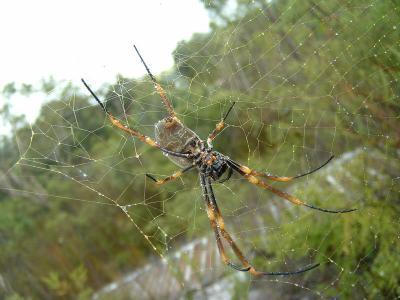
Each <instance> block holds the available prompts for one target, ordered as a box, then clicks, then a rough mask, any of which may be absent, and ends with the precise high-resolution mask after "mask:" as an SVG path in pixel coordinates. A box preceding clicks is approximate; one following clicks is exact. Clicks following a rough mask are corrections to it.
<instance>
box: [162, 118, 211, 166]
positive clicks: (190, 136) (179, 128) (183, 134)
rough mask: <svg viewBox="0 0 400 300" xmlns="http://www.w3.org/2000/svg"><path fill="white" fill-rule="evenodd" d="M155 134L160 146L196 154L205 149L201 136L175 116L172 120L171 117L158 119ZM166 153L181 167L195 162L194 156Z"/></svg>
mask: <svg viewBox="0 0 400 300" xmlns="http://www.w3.org/2000/svg"><path fill="white" fill-rule="evenodd" d="M154 135H155V140H156V142H157V143H158V144H159V145H160V146H162V147H164V148H165V149H168V150H171V151H174V152H178V153H188V154H189V153H190V154H193V155H196V154H197V153H200V152H201V151H202V150H203V149H204V143H203V141H202V140H201V139H200V137H199V136H198V135H197V134H196V133H195V132H194V131H193V130H191V129H189V128H187V127H186V126H185V125H183V124H182V122H181V121H180V120H179V119H178V118H176V117H173V121H172V122H171V120H170V118H169V117H166V118H164V119H162V120H160V121H158V122H157V123H156V124H155V125H154ZM164 155H166V156H167V157H168V159H170V160H171V161H172V162H173V163H174V164H176V165H178V166H179V167H181V168H186V167H189V166H191V165H192V164H193V159H192V158H185V157H177V156H174V155H168V153H164Z"/></svg>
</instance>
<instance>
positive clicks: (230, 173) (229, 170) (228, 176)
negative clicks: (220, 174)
mask: <svg viewBox="0 0 400 300" xmlns="http://www.w3.org/2000/svg"><path fill="white" fill-rule="evenodd" d="M232 174H233V170H232V168H231V167H229V166H228V175H227V176H226V177H225V178H222V179H219V180H218V182H219V183H223V182H225V181H228V180H229V179H230V178H231V176H232Z"/></svg>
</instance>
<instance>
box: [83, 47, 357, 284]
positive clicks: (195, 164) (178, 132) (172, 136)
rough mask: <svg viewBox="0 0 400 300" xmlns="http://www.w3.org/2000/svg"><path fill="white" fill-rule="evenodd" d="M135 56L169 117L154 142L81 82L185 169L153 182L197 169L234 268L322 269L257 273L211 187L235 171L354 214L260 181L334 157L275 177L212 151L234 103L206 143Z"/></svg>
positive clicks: (265, 186)
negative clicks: (185, 122)
mask: <svg viewBox="0 0 400 300" xmlns="http://www.w3.org/2000/svg"><path fill="white" fill-rule="evenodd" d="M134 48H135V50H136V53H137V54H138V56H139V58H140V60H141V62H142V64H143V65H144V67H145V68H146V71H147V74H148V75H149V77H150V79H151V80H152V82H153V84H154V87H155V90H156V91H157V93H158V95H159V96H160V98H161V100H162V102H163V104H164V106H165V108H166V109H167V112H168V115H167V116H166V117H165V118H164V119H162V120H160V121H158V122H157V123H156V124H155V140H153V139H152V138H150V137H148V136H145V135H143V134H141V133H140V132H138V131H137V130H135V129H133V128H130V127H127V126H125V125H124V124H122V123H121V121H120V120H119V119H117V118H116V117H114V116H113V115H112V114H111V113H110V112H109V111H108V110H107V108H106V107H105V106H104V104H103V103H102V102H101V101H100V99H99V98H98V97H97V96H96V94H95V93H94V92H93V91H92V90H91V88H90V87H89V85H88V84H87V83H86V82H85V80H83V79H82V82H83V84H84V85H85V87H86V88H87V89H88V91H89V92H90V93H91V94H92V96H93V97H94V99H95V100H96V101H97V102H98V103H99V105H100V106H101V108H102V109H103V110H104V112H105V113H106V115H107V117H108V118H109V119H110V121H111V123H112V124H113V125H114V126H116V127H117V128H119V129H121V130H123V131H125V132H128V133H129V134H131V135H132V136H134V137H137V138H138V139H139V140H141V141H142V142H144V143H146V144H148V145H150V146H153V147H157V148H158V149H160V150H161V151H162V152H164V153H165V154H168V158H169V159H170V160H171V161H172V162H173V163H175V164H177V165H178V166H179V167H181V168H182V169H181V170H180V171H177V172H175V173H174V174H173V175H171V176H168V177H166V178H164V179H161V180H158V179H156V178H154V177H153V176H152V175H150V174H146V176H147V177H149V178H150V179H151V180H153V181H154V182H155V183H156V184H158V185H161V184H164V183H166V182H168V181H171V180H174V179H176V178H178V177H180V176H182V175H183V174H184V173H185V172H187V171H189V170H191V169H194V168H197V170H198V172H199V176H200V185H201V188H202V192H203V198H204V200H205V203H206V209H207V215H208V218H209V220H210V223H211V227H212V229H213V231H214V234H215V239H216V241H217V246H218V250H219V253H220V256H221V258H222V260H223V262H224V263H225V264H226V265H228V266H230V267H232V268H233V269H235V270H238V271H243V272H250V273H251V274H253V275H256V276H259V275H281V276H283V275H293V274H299V273H303V272H306V271H309V270H311V269H314V268H316V267H317V266H319V263H316V264H312V265H308V266H306V267H303V268H301V269H299V270H296V271H292V272H260V271H257V270H256V269H255V268H254V267H253V266H252V265H251V264H250V263H249V261H248V260H247V259H246V257H245V256H244V255H243V253H242V251H241V250H240V249H239V247H238V246H237V245H236V243H235V241H234V240H233V238H232V237H231V235H230V234H229V233H228V231H227V230H226V229H225V223H224V219H223V217H222V215H221V211H220V209H219V208H218V205H217V201H216V199H215V195H214V192H213V188H212V180H213V181H220V182H223V181H227V180H229V179H230V177H231V175H232V173H233V172H234V171H235V172H237V173H238V174H240V175H242V176H243V177H244V178H245V179H246V180H247V181H248V182H250V183H252V184H254V185H257V186H259V187H261V188H263V189H266V190H269V191H271V192H272V193H274V194H276V195H278V196H279V197H281V198H283V199H285V200H288V201H290V202H292V203H293V204H297V205H303V206H306V207H308V208H312V209H316V210H319V211H323V212H327V213H347V212H351V211H354V210H356V209H343V210H331V209H324V208H319V207H316V206H314V205H311V204H307V203H305V202H304V201H302V200H300V199H299V198H297V197H294V196H292V195H289V194H287V193H285V192H283V191H281V190H279V189H276V188H274V187H272V186H271V185H268V184H267V183H266V182H265V181H263V180H262V179H260V177H263V178H266V179H269V180H272V181H280V182H287V181H291V180H293V179H296V178H300V177H303V176H306V175H309V174H311V173H314V172H316V171H318V170H319V169H321V168H322V167H324V166H325V165H326V164H328V163H329V162H330V161H331V160H332V158H333V156H331V157H330V158H329V159H328V160H327V161H326V162H325V163H323V164H322V165H321V166H319V167H318V168H315V169H313V170H311V171H309V172H306V173H304V174H300V175H297V176H289V177H286V176H275V175H271V174H269V173H264V172H259V171H255V170H252V169H250V168H249V167H246V166H245V165H242V164H239V163H237V162H235V161H233V160H232V159H231V158H229V157H228V156H226V155H223V154H221V153H220V152H218V151H215V150H214V149H213V145H212V141H213V140H214V139H215V137H216V136H217V134H218V133H219V132H220V131H221V130H222V129H223V128H224V126H225V120H226V118H227V117H228V115H229V113H230V112H231V110H232V108H233V106H234V105H235V102H233V103H232V105H231V106H230V108H229V109H228V111H227V112H226V113H225V115H224V117H223V118H222V119H221V121H220V122H219V123H218V124H217V125H216V127H215V129H214V130H213V131H212V132H211V133H210V134H209V135H208V137H207V140H206V143H205V142H204V141H203V140H202V139H201V138H200V137H199V136H198V135H197V134H196V133H195V132H193V131H192V130H190V129H189V128H187V127H186V126H185V125H183V123H182V122H181V121H180V120H179V118H178V117H177V116H176V113H175V111H174V109H173V107H172V104H171V102H170V101H169V99H168V97H167V95H166V93H165V91H164V89H163V88H162V87H161V85H160V84H159V83H158V82H157V80H156V79H155V77H154V76H153V74H152V73H151V72H150V69H149V68H148V67H147V65H146V63H145V62H144V60H143V58H142V56H141V55H140V53H139V51H138V49H137V48H136V46H134ZM226 172H227V175H226V177H225V178H223V179H220V178H221V177H222V175H223V174H225V173H226ZM221 236H222V237H223V238H224V239H225V240H226V241H227V242H228V244H229V245H230V247H231V248H232V250H233V252H234V253H235V255H236V257H237V258H238V259H239V260H240V262H241V264H242V266H239V265H236V264H234V263H232V262H231V260H230V259H229V258H228V257H227V255H226V254H225V249H224V245H223V243H222V240H221Z"/></svg>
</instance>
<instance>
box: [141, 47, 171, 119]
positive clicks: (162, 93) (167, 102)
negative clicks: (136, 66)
mask: <svg viewBox="0 0 400 300" xmlns="http://www.w3.org/2000/svg"><path fill="white" fill-rule="evenodd" d="M133 47H134V48H135V51H136V53H137V55H138V56H139V58H140V60H141V62H142V64H143V65H144V67H145V68H146V71H147V74H148V75H149V77H150V79H151V81H153V83H154V88H155V89H156V92H157V94H158V95H159V96H160V98H161V101H162V102H163V104H164V106H165V108H166V109H167V111H168V115H169V117H171V118H176V114H175V111H174V108H173V106H172V103H171V101H170V100H169V99H168V97H167V94H166V93H165V91H164V89H163V87H162V86H161V85H160V84H159V83H158V82H157V80H156V78H155V77H154V75H153V74H152V73H151V72H150V69H149V67H148V66H147V64H146V63H145V61H144V59H143V57H142V55H141V54H140V52H139V50H138V49H137V48H136V46H135V45H133Z"/></svg>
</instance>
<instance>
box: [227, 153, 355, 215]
mask: <svg viewBox="0 0 400 300" xmlns="http://www.w3.org/2000/svg"><path fill="white" fill-rule="evenodd" d="M332 157H333V156H332ZM332 157H331V158H329V159H328V161H327V162H325V163H324V164H323V165H322V166H320V167H318V168H316V169H315V170H312V171H310V172H308V173H306V174H302V175H298V176H295V177H277V176H274V177H272V178H271V175H268V174H266V173H262V172H258V171H254V170H252V169H250V168H249V167H246V166H244V165H240V164H238V163H237V162H235V161H233V160H228V165H229V166H230V167H231V168H232V169H233V170H235V171H236V172H238V173H239V174H240V175H242V176H243V177H244V178H245V179H246V180H247V181H248V182H250V183H252V184H254V185H257V186H259V187H261V188H263V189H265V190H269V191H271V192H272V193H274V194H276V195H278V196H279V197H281V198H283V199H286V200H288V201H290V202H292V203H293V204H296V205H303V206H306V207H308V208H312V209H316V210H319V211H323V212H327V213H334V214H335V213H348V212H352V211H355V210H357V209H356V208H350V209H339V210H332V209H326V208H320V207H317V206H314V205H311V204H307V203H306V202H304V201H302V200H300V199H299V198H297V197H294V196H292V195H289V194H288V193H285V192H283V191H281V190H279V189H277V188H274V187H273V186H270V185H269V184H267V183H266V182H264V181H263V180H261V179H259V178H257V176H262V177H267V178H269V179H272V180H274V181H289V180H291V179H294V178H298V177H301V176H304V175H307V174H310V173H313V172H315V171H316V170H319V169H320V168H322V167H323V166H325V165H326V164H327V163H328V162H329V161H330V160H331V159H332ZM277 178H288V179H289V180H276V179H277Z"/></svg>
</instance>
